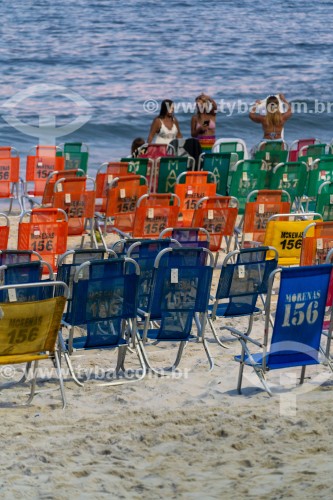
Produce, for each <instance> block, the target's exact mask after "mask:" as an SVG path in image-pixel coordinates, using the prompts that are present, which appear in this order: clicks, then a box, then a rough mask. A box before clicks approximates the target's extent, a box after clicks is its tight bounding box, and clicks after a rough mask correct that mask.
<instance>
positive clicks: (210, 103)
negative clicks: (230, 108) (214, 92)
mask: <svg viewBox="0 0 333 500" xmlns="http://www.w3.org/2000/svg"><path fill="white" fill-rule="evenodd" d="M195 102H196V105H197V114H198V115H201V114H207V115H215V113H216V110H217V105H216V102H215V101H214V99H212V98H211V97H210V96H209V95H207V94H200V95H198V97H196V99H195Z"/></svg>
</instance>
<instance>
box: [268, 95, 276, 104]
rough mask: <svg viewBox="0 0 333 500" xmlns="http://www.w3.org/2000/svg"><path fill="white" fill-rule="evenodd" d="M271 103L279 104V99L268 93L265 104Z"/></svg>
mask: <svg viewBox="0 0 333 500" xmlns="http://www.w3.org/2000/svg"><path fill="white" fill-rule="evenodd" d="M271 103H274V104H279V99H278V98H277V97H276V96H275V95H270V96H269V97H267V100H266V105H267V104H271Z"/></svg>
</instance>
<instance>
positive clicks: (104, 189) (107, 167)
mask: <svg viewBox="0 0 333 500" xmlns="http://www.w3.org/2000/svg"><path fill="white" fill-rule="evenodd" d="M126 175H132V174H131V173H130V172H129V171H128V163H126V162H120V161H112V162H109V163H103V164H102V165H101V166H100V167H99V169H98V171H97V174H96V209H97V208H98V210H99V211H101V212H103V213H104V212H105V209H106V200H107V193H108V189H109V186H110V185H111V183H112V181H113V179H115V178H116V177H123V176H126Z"/></svg>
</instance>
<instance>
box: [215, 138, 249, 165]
mask: <svg viewBox="0 0 333 500" xmlns="http://www.w3.org/2000/svg"><path fill="white" fill-rule="evenodd" d="M212 153H237V155H238V160H247V159H248V157H249V156H248V152H247V146H246V144H245V141H243V139H238V138H235V137H230V138H229V137H226V138H223V139H217V140H216V141H215V144H214V146H213V147H212Z"/></svg>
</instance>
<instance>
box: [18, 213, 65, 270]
mask: <svg viewBox="0 0 333 500" xmlns="http://www.w3.org/2000/svg"><path fill="white" fill-rule="evenodd" d="M24 219H28V220H24ZM67 234H68V218H67V214H66V213H65V212H64V211H63V210H61V209H59V208H33V209H32V210H30V211H28V212H25V213H24V214H22V215H21V217H20V220H19V226H18V241H17V249H18V250H34V251H36V252H38V253H39V254H40V255H41V256H42V258H43V260H45V261H46V262H48V263H49V264H51V266H52V269H53V270H54V271H56V269H57V259H58V256H59V255H61V254H63V253H64V252H65V251H66V250H67Z"/></svg>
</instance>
